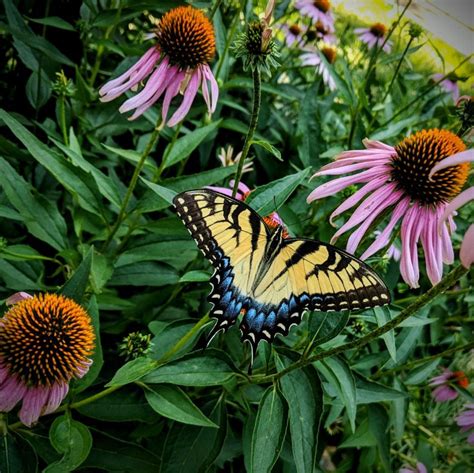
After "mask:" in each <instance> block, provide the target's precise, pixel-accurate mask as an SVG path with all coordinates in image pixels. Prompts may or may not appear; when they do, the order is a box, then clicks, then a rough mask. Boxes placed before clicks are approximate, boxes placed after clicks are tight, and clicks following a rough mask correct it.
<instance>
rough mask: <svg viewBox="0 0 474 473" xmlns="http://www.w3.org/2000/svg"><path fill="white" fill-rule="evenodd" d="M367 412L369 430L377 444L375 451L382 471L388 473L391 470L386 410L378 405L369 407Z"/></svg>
mask: <svg viewBox="0 0 474 473" xmlns="http://www.w3.org/2000/svg"><path fill="white" fill-rule="evenodd" d="M368 412H369V429H370V431H371V432H372V434H373V436H374V437H375V440H376V442H377V449H378V452H379V455H380V459H381V461H382V465H383V467H384V470H385V471H386V472H388V473H390V472H391V471H393V470H392V468H391V466H390V431H389V428H388V423H389V419H388V414H387V412H386V410H385V409H384V408H383V407H382V406H379V405H378V404H374V405H373V406H370V409H369V411H368Z"/></svg>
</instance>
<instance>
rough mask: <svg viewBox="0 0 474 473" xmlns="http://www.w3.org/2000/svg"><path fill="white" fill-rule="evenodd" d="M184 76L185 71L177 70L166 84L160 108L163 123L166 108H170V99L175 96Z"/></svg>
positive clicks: (166, 114)
mask: <svg viewBox="0 0 474 473" xmlns="http://www.w3.org/2000/svg"><path fill="white" fill-rule="evenodd" d="M184 78H185V72H184V71H178V72H177V73H176V76H175V77H174V79H173V81H172V82H170V83H169V85H168V88H167V90H166V94H165V98H164V100H163V107H162V108H161V117H162V119H163V123H166V118H167V116H168V110H169V108H170V103H171V100H173V98H174V97H176V95H178V92H179V89H180V87H181V83H182V82H183V80H184Z"/></svg>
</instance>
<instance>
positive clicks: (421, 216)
mask: <svg viewBox="0 0 474 473" xmlns="http://www.w3.org/2000/svg"><path fill="white" fill-rule="evenodd" d="M364 144H365V147H366V149H365V150H352V151H346V152H343V153H342V154H341V155H339V156H338V157H337V158H336V160H335V161H334V162H332V163H330V164H328V165H326V166H324V167H323V168H322V169H321V170H320V171H319V172H317V173H316V174H315V175H314V176H324V175H331V176H340V175H344V174H349V175H346V176H344V177H339V178H337V179H334V180H332V181H329V182H327V183H325V184H322V185H320V186H318V187H316V189H314V190H313V191H312V192H311V194H310V195H309V196H308V203H310V202H312V201H314V200H317V199H321V198H323V197H327V196H330V195H333V194H335V193H336V192H339V191H341V190H342V189H345V188H346V187H349V186H351V185H354V184H364V185H363V186H362V187H361V188H360V189H359V190H357V192H355V193H354V194H353V195H352V196H350V197H349V198H348V199H346V200H345V201H344V202H343V203H342V204H341V205H339V207H337V208H336V210H335V211H334V212H333V213H332V215H331V217H330V221H332V220H333V219H334V218H335V217H336V216H338V215H340V214H342V213H343V212H345V211H347V210H349V209H351V208H353V207H354V206H356V205H358V207H357V208H356V210H355V211H354V212H353V213H352V215H351V217H350V218H349V219H348V221H347V222H346V223H345V224H344V225H342V227H340V228H339V230H338V231H337V232H336V233H335V234H334V236H333V238H332V240H331V242H335V241H336V240H337V239H338V238H339V237H340V236H341V235H342V234H343V233H346V232H347V231H349V230H353V229H355V230H353V232H352V234H351V235H350V237H349V239H348V242H347V251H349V252H350V253H354V252H355V251H356V249H357V247H358V246H359V244H360V242H361V240H362V238H363V236H364V235H365V234H366V233H367V231H368V230H369V228H370V226H371V225H372V224H373V223H374V221H375V220H376V219H377V217H379V216H380V215H381V214H382V213H383V212H388V214H389V220H388V223H387V224H386V226H385V228H384V229H383V230H382V231H381V233H380V234H379V235H378V236H377V237H376V238H375V240H374V242H373V243H372V244H371V245H370V246H369V247H368V248H367V249H366V250H365V251H364V253H363V254H362V256H361V258H362V259H365V258H368V257H369V256H371V255H373V254H374V253H376V252H377V251H379V250H381V249H382V248H384V247H386V246H387V245H388V244H389V242H390V241H391V235H392V232H393V231H394V229H395V227H396V226H397V225H398V222H399V221H401V243H402V248H401V251H402V254H401V259H400V273H401V275H402V277H403V279H404V280H405V281H406V282H407V284H409V285H410V286H411V287H418V279H419V266H418V243H419V242H421V245H422V246H423V250H424V255H425V260H426V271H427V274H428V278H429V279H430V281H431V282H432V284H436V283H438V282H439V281H440V280H441V277H442V273H443V263H445V264H452V262H453V260H454V252H453V247H452V243H451V238H450V231H451V232H452V231H454V229H455V226H454V221H453V216H452V214H449V215H448V216H447V218H446V220H447V222H448V225H446V224H442V225H441V226H440V222H441V221H442V219H443V215H444V213H445V210H446V208H447V207H448V205H449V202H450V201H451V200H452V199H453V198H455V197H456V196H457V195H458V194H459V193H460V191H461V189H462V187H463V185H464V183H465V182H466V180H467V175H468V171H469V165H468V164H458V163H457V161H456V159H457V157H458V153H461V152H463V151H464V150H465V148H466V146H465V144H464V143H463V142H462V140H461V139H460V138H459V137H457V136H456V135H454V134H453V133H451V132H449V131H446V130H437V129H433V130H423V131H421V132H418V133H416V134H414V135H411V136H409V137H407V138H405V139H404V140H403V141H402V142H401V143H399V144H398V145H397V146H395V147H393V146H389V145H386V144H384V143H381V142H378V141H370V140H365V141H364ZM466 153H467V155H468V156H470V157H472V154H473V151H472V150H470V151H467V152H466ZM465 156H466V154H464V153H463V159H465ZM443 158H448V159H449V160H450V161H451V163H453V164H454V165H453V166H451V167H449V168H448V169H445V170H443V171H440V172H439V173H438V174H436V175H433V176H432V177H431V178H430V177H429V174H430V171H431V169H432V168H433V167H434V165H435V164H436V163H438V162H439V161H441V160H442V159H443Z"/></svg>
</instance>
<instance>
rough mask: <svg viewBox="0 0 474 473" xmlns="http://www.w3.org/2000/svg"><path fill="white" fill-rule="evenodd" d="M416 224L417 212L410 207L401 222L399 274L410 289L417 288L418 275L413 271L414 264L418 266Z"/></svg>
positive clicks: (414, 207) (414, 208)
mask: <svg viewBox="0 0 474 473" xmlns="http://www.w3.org/2000/svg"><path fill="white" fill-rule="evenodd" d="M418 222H419V211H418V209H417V207H416V206H412V207H410V208H409V209H408V211H407V213H406V214H405V217H404V218H403V221H402V228H401V240H402V257H401V258H400V274H401V275H402V278H403V280H404V281H405V282H406V283H407V284H408V285H409V286H410V287H412V288H416V287H418V274H417V271H415V264H416V265H417V264H418V253H417V252H416V241H417V240H418V238H417V237H416V233H417V226H418ZM415 260H416V263H415Z"/></svg>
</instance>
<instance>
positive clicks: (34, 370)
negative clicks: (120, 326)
mask: <svg viewBox="0 0 474 473" xmlns="http://www.w3.org/2000/svg"><path fill="white" fill-rule="evenodd" d="M7 303H9V304H12V306H11V308H10V309H9V310H8V311H7V312H6V313H5V315H4V316H3V318H1V319H0V412H8V411H11V410H12V409H13V408H14V407H15V406H16V404H18V402H20V401H22V406H21V409H20V412H19V418H20V420H21V422H23V423H24V424H25V425H28V426H30V425H31V424H33V423H34V422H36V421H37V420H38V418H39V417H40V416H41V415H43V414H49V413H51V412H54V411H55V410H56V409H57V408H58V407H59V405H60V404H61V402H62V400H63V399H64V398H65V397H66V395H67V393H68V390H69V382H70V381H71V380H72V379H73V378H81V377H82V376H84V375H85V374H86V373H87V371H88V370H89V366H90V364H91V363H92V361H91V359H90V358H89V357H90V356H91V355H92V352H93V350H94V338H95V337H94V330H93V328H92V324H91V320H90V317H89V315H88V314H87V312H86V311H85V310H84V309H83V308H82V307H81V306H80V305H79V304H77V303H76V302H74V301H73V300H72V299H69V298H67V297H64V296H61V295H57V294H39V295H35V296H33V297H31V296H30V295H28V294H26V293H18V294H17V295H14V296H12V297H10V298H9V299H8V300H7Z"/></svg>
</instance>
